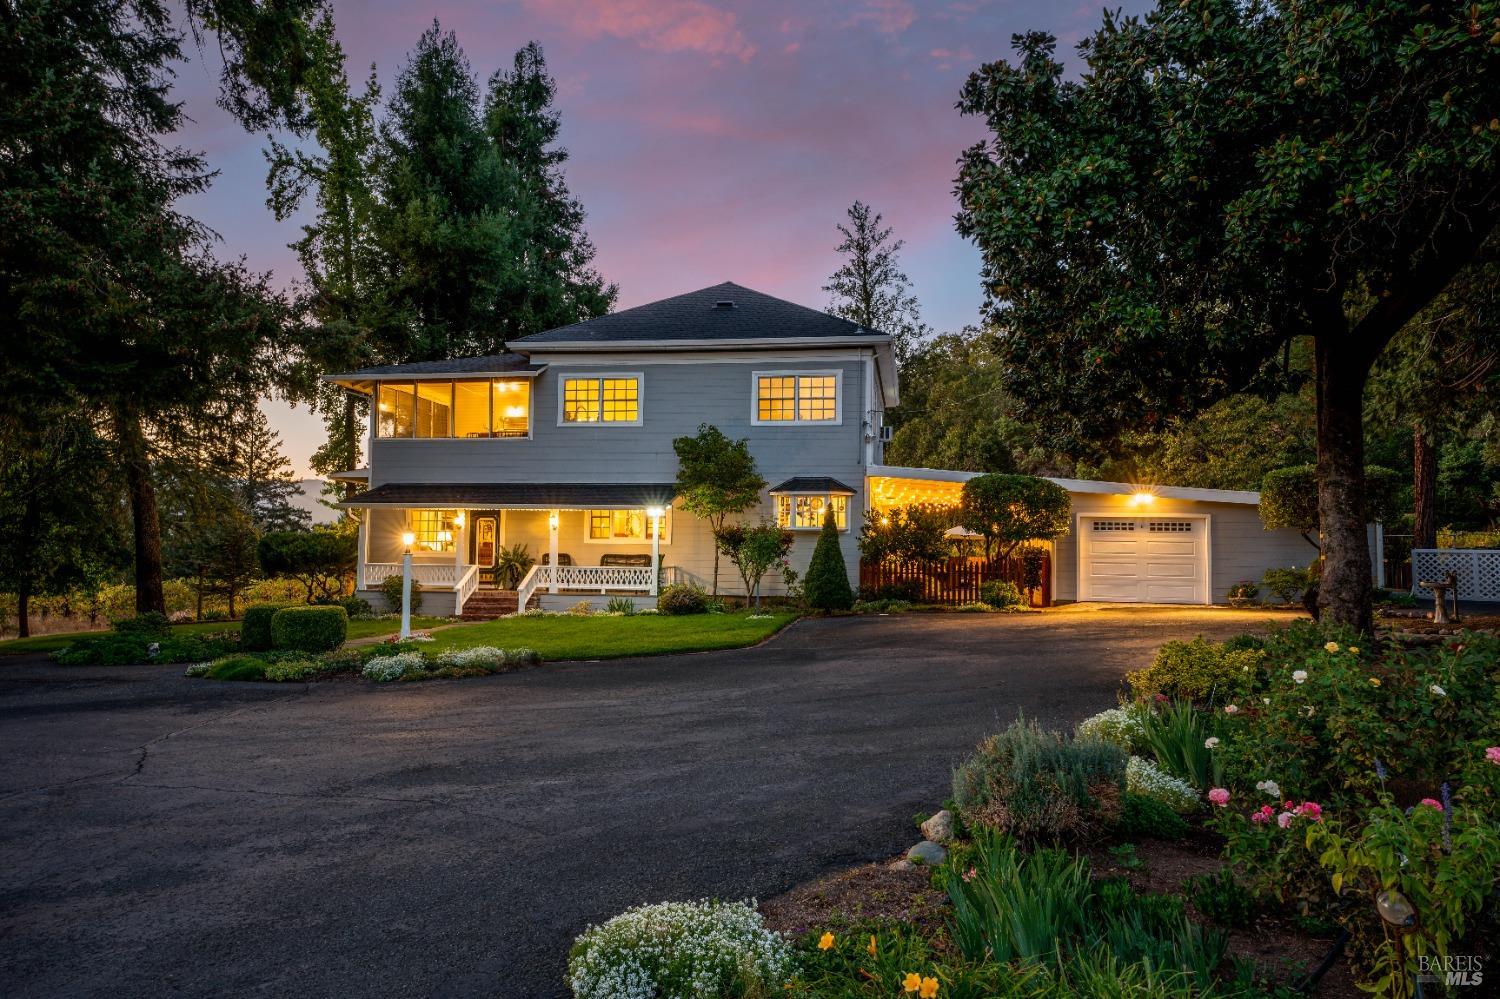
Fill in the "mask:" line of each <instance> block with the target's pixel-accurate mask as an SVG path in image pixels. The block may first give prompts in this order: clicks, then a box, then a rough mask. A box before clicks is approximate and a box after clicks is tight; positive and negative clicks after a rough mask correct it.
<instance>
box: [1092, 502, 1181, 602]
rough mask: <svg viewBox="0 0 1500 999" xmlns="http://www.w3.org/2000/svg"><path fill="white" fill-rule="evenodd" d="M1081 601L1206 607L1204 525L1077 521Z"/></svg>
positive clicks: (1163, 520) (1171, 520) (1164, 520)
mask: <svg viewBox="0 0 1500 999" xmlns="http://www.w3.org/2000/svg"><path fill="white" fill-rule="evenodd" d="M1078 533H1079V539H1078V541H1079V566H1078V569H1079V580H1080V582H1081V584H1082V585H1081V586H1080V587H1079V599H1080V600H1107V601H1126V602H1132V603H1153V604H1204V603H1208V521H1207V520H1206V519H1204V518H1201V517H1079V518H1078Z"/></svg>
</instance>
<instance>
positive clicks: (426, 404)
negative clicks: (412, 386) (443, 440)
mask: <svg viewBox="0 0 1500 999" xmlns="http://www.w3.org/2000/svg"><path fill="white" fill-rule="evenodd" d="M452 413H453V383H452V382H417V421H416V422H417V434H416V436H418V437H452V436H453V427H452V426H451V425H450V417H451V415H452Z"/></svg>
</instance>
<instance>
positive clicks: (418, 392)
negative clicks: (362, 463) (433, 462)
mask: <svg viewBox="0 0 1500 999" xmlns="http://www.w3.org/2000/svg"><path fill="white" fill-rule="evenodd" d="M377 392H378V396H377V398H376V403H375V412H376V419H375V436H376V437H380V438H382V439H384V438H421V439H424V440H433V439H451V438H458V439H462V440H480V439H485V438H490V437H526V436H528V435H529V434H530V433H531V380H530V379H528V378H480V379H466V380H464V381H420V382H381V383H380V385H379V388H378V389H377Z"/></svg>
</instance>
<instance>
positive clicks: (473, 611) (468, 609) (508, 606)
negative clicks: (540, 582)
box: [458, 590, 541, 621]
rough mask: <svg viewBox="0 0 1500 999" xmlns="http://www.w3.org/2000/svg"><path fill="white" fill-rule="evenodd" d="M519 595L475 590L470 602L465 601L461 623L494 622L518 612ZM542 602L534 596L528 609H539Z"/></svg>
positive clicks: (502, 591)
mask: <svg viewBox="0 0 1500 999" xmlns="http://www.w3.org/2000/svg"><path fill="white" fill-rule="evenodd" d="M516 605H517V594H516V591H515V590H475V591H474V593H473V594H472V595H471V596H470V597H469V599H468V600H465V601H464V606H463V610H462V611H460V612H459V615H458V619H459V620H460V621H493V620H494V619H495V618H497V617H503V616H504V615H506V614H514V613H515V612H516ZM540 605H541V601H540V600H539V599H538V598H537V597H536V596H535V595H534V594H533V595H532V598H531V600H530V601H528V603H527V606H528V607H538V606H540Z"/></svg>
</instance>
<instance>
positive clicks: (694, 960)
mask: <svg viewBox="0 0 1500 999" xmlns="http://www.w3.org/2000/svg"><path fill="white" fill-rule="evenodd" d="M795 971H796V958H795V957H794V955H793V951H792V947H791V944H790V943H789V942H788V941H787V940H786V939H785V938H784V937H782V936H781V935H780V934H778V933H775V932H773V931H771V930H768V929H766V927H765V924H764V923H763V922H762V921H761V917H760V913H758V912H757V911H756V910H755V903H754V902H753V901H752V902H716V901H709V900H702V901H697V902H663V903H660V904H657V905H642V906H637V907H636V908H633V909H629V910H627V911H625V912H623V913H621V914H620V915H618V916H616V917H615V918H613V919H611V920H609V921H608V922H606V923H604V924H603V925H602V926H591V927H589V928H588V929H587V930H585V931H584V932H583V934H582V935H581V936H579V937H578V939H577V940H576V941H574V943H573V949H572V951H571V953H570V954H569V956H568V984H569V985H570V986H571V987H572V989H573V995H574V996H575V997H576V999H717V997H724V999H729V997H740V996H771V995H780V994H784V991H785V989H786V987H787V985H788V983H789V982H790V981H791V979H792V976H793V974H794V973H795Z"/></svg>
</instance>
